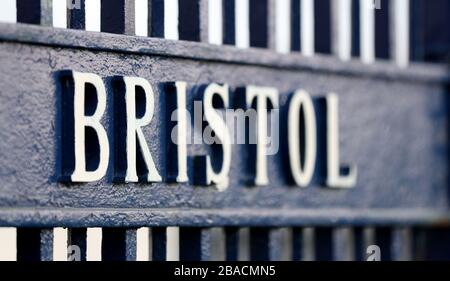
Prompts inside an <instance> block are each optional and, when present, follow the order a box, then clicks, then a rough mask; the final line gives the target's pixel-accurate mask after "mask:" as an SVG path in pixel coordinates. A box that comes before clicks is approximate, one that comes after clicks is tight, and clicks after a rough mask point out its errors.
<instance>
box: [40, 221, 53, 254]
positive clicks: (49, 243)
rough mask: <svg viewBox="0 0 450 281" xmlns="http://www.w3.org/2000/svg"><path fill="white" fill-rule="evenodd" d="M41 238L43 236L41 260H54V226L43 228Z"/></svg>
mask: <svg viewBox="0 0 450 281" xmlns="http://www.w3.org/2000/svg"><path fill="white" fill-rule="evenodd" d="M40 238H41V242H40V244H41V247H40V260H41V261H52V260H53V229H52V228H46V229H41V233H40Z"/></svg>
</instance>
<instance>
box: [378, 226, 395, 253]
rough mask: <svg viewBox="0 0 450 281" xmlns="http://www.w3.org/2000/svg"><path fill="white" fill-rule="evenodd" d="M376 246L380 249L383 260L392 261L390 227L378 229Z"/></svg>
mask: <svg viewBox="0 0 450 281" xmlns="http://www.w3.org/2000/svg"><path fill="white" fill-rule="evenodd" d="M375 239H376V240H375V241H376V242H375V244H376V245H377V246H378V247H380V250H381V260H382V261H390V260H392V229H391V228H389V227H380V228H377V229H376V233H375Z"/></svg>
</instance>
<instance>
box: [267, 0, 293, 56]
mask: <svg viewBox="0 0 450 281" xmlns="http://www.w3.org/2000/svg"><path fill="white" fill-rule="evenodd" d="M274 2H275V3H274ZM271 3H272V4H271V5H270V6H269V7H270V8H272V9H275V13H274V12H270V14H271V15H272V17H273V15H274V16H275V17H274V23H273V26H274V27H275V35H273V34H272V36H271V37H273V38H274V39H269V42H271V41H272V40H275V45H274V46H275V50H276V51H277V52H279V53H284V54H286V53H289V52H290V50H291V0H276V1H274V0H271ZM269 26H270V24H269ZM272 44H273V43H272Z"/></svg>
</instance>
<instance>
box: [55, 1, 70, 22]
mask: <svg viewBox="0 0 450 281" xmlns="http://www.w3.org/2000/svg"><path fill="white" fill-rule="evenodd" d="M67 19H68V11H67V1H66V0H53V1H52V25H53V27H58V28H67Z"/></svg>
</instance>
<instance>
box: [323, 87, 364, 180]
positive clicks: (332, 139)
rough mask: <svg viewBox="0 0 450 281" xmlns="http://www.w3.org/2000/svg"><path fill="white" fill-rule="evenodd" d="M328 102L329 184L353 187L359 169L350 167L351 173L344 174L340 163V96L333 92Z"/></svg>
mask: <svg viewBox="0 0 450 281" xmlns="http://www.w3.org/2000/svg"><path fill="white" fill-rule="evenodd" d="M326 103H327V186H329V187H332V188H351V187H354V186H355V184H356V177H357V169H356V166H355V165H351V166H350V167H349V173H348V175H346V176H342V175H341V173H340V164H339V111H338V96H337V95H336V94H334V93H331V94H329V95H328V96H327V98H326Z"/></svg>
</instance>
